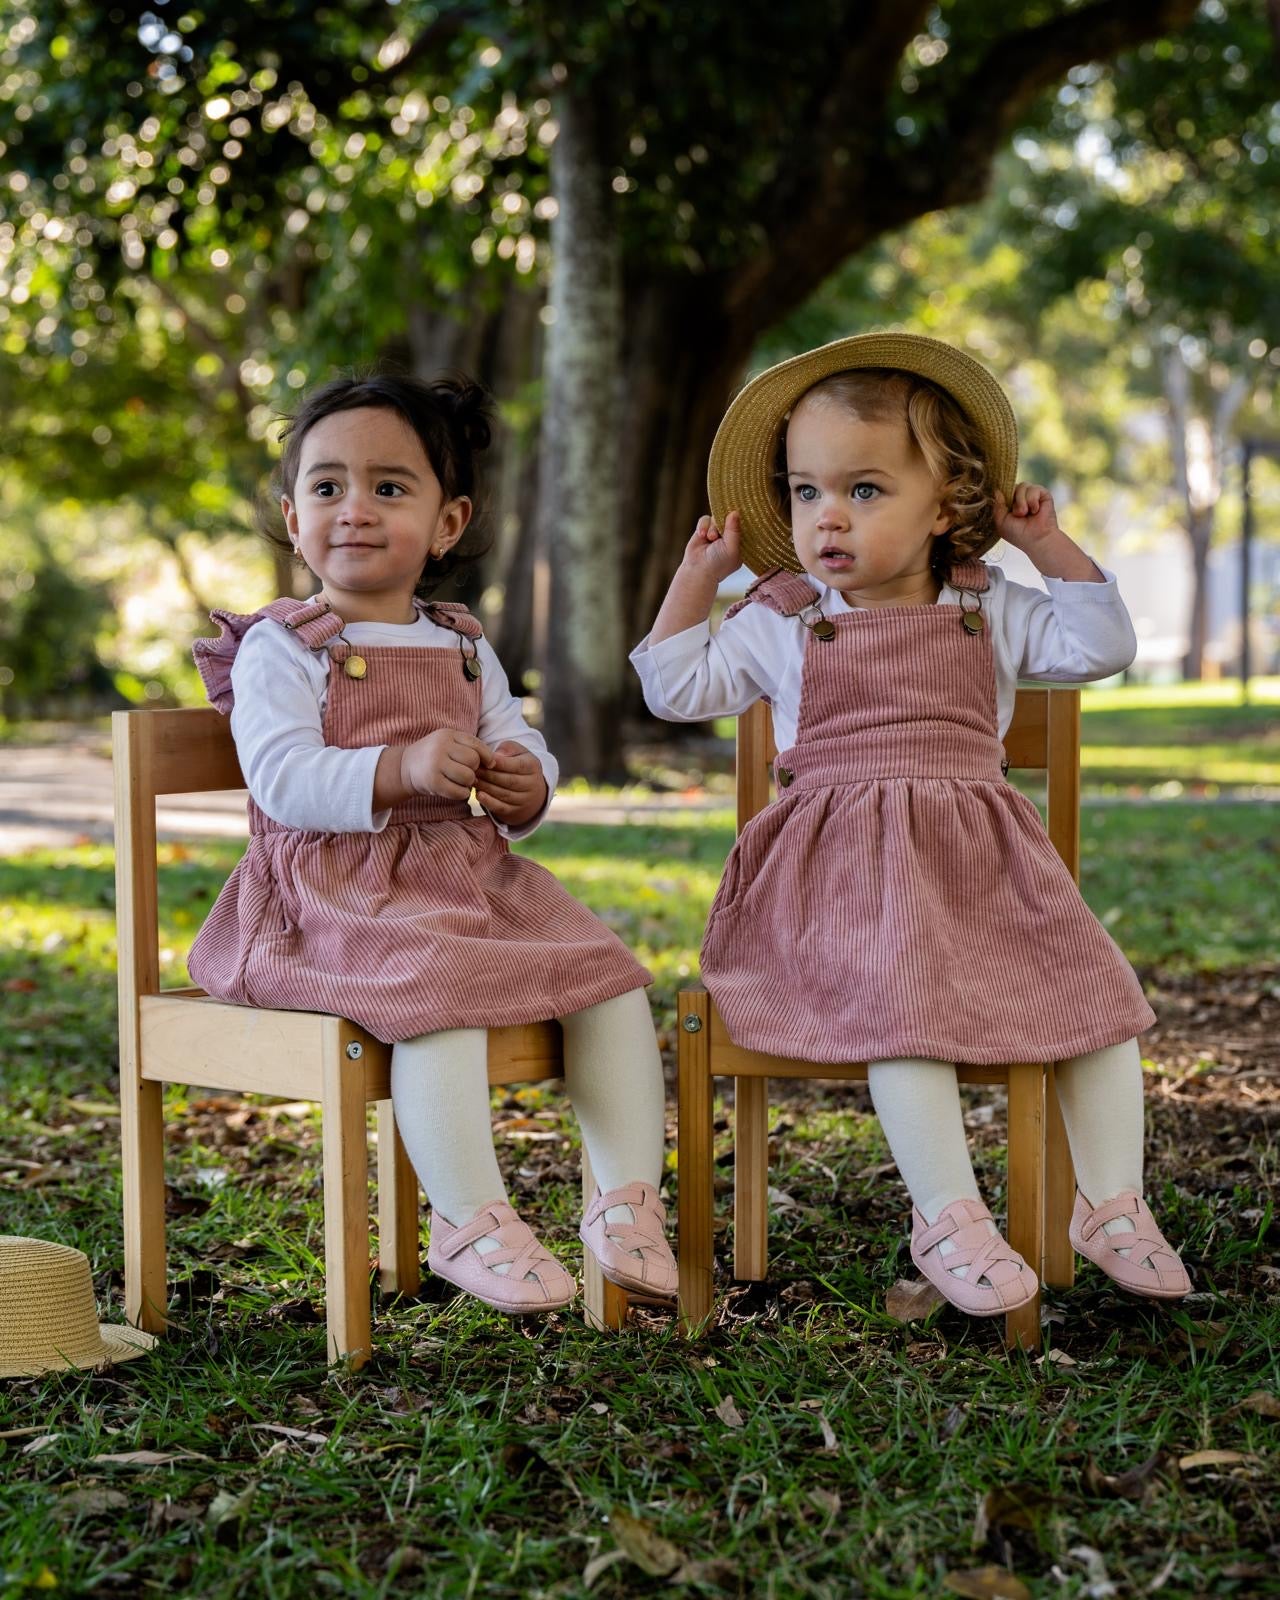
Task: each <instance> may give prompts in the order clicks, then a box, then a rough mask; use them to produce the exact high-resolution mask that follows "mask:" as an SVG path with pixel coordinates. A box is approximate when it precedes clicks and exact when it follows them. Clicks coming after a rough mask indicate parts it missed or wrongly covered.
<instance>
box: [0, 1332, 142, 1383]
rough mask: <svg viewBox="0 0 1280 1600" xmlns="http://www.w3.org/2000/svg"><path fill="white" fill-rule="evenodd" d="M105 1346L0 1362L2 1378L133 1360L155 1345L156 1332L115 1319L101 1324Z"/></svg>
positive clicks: (24, 1376)
mask: <svg viewBox="0 0 1280 1600" xmlns="http://www.w3.org/2000/svg"><path fill="white" fill-rule="evenodd" d="M98 1332H99V1334H100V1335H101V1338H102V1349H101V1351H100V1352H99V1353H98V1354H97V1355H87V1356H79V1357H75V1356H50V1357H41V1358H39V1359H37V1360H35V1361H32V1362H29V1363H24V1364H23V1365H21V1366H17V1365H8V1366H0V1378H38V1377H41V1376H43V1375H44V1374H45V1373H49V1372H71V1371H73V1370H75V1369H77V1368H78V1369H80V1370H81V1371H88V1370H89V1368H91V1367H100V1366H102V1365H104V1364H105V1363H106V1362H109V1361H110V1362H115V1361H134V1360H136V1359H137V1357H138V1356H144V1355H146V1354H147V1352H148V1351H149V1350H151V1349H153V1348H154V1346H155V1344H156V1336H155V1334H154V1333H144V1332H143V1331H142V1329H141V1328H129V1327H121V1326H119V1325H118V1324H116V1323H111V1322H104V1323H101V1324H99V1327H98Z"/></svg>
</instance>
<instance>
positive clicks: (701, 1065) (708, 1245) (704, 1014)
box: [676, 990, 715, 1334]
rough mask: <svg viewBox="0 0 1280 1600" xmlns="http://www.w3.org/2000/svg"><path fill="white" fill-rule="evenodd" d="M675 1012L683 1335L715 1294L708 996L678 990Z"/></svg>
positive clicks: (706, 1312) (697, 1324) (695, 1326)
mask: <svg viewBox="0 0 1280 1600" xmlns="http://www.w3.org/2000/svg"><path fill="white" fill-rule="evenodd" d="M679 1011H680V1017H679V1034H678V1041H677V1061H678V1067H679V1077H678V1086H677V1117H678V1127H677V1133H676V1162H677V1173H678V1179H679V1199H678V1203H677V1219H678V1223H677V1233H678V1251H679V1259H680V1298H679V1308H680V1327H681V1329H682V1330H683V1331H684V1332H685V1333H687V1334H697V1333H698V1332H699V1331H700V1330H701V1328H702V1326H703V1324H704V1323H705V1322H706V1320H707V1318H708V1317H710V1315H711V1309H712V1304H713V1301H714V1295H715V1288H714V1283H715V1279H714V1272H715V1237H714V1231H713V1230H714V1226H715V1219H714V1211H713V1206H714V1198H715V1196H714V1185H713V1182H712V1176H713V1170H714V1136H715V1129H714V1125H713V1122H712V1111H711V1106H712V1078H711V1026H710V1024H711V998H710V996H709V995H708V994H706V993H705V991H703V990H686V991H682V992H681V995H680V1006H679Z"/></svg>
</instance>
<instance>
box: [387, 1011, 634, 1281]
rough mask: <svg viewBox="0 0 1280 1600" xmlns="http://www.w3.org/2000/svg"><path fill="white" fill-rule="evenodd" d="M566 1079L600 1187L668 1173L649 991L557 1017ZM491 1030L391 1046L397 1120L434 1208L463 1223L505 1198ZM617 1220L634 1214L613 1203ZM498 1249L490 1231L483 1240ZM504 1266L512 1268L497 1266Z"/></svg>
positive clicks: (613, 1216)
mask: <svg viewBox="0 0 1280 1600" xmlns="http://www.w3.org/2000/svg"><path fill="white" fill-rule="evenodd" d="M560 1022H561V1025H562V1027H563V1029H564V1081H565V1088H566V1090H567V1091H568V1095H569V1099H570V1100H571V1101H572V1103H573V1109H574V1111H575V1112H576V1113H577V1117H578V1123H579V1126H580V1127H581V1129H582V1139H583V1143H584V1144H585V1145H586V1148H587V1151H588V1153H589V1154H590V1157H591V1166H592V1170H593V1171H594V1173H595V1176H596V1182H597V1183H598V1184H599V1186H600V1189H601V1191H602V1192H607V1191H608V1190H610V1189H617V1188H621V1187H622V1185H624V1184H627V1183H635V1182H636V1181H637V1180H643V1181H644V1182H646V1183H651V1184H653V1185H654V1187H655V1188H656V1187H657V1186H658V1184H659V1183H660V1182H661V1180H662V1143H663V1129H664V1122H663V1108H664V1093H663V1082H662V1062H661V1059H660V1057H659V1055H658V1042H657V1039H656V1038H655V1036H654V1031H653V1019H652V1016H651V1015H650V1011H649V1000H648V996H647V995H646V993H645V991H644V990H643V989H630V990H628V991H627V993H626V994H621V995H618V996H617V997H616V998H615V999H613V1000H605V1001H602V1002H601V1003H600V1004H599V1005H595V1006H589V1007H588V1008H587V1009H586V1010H585V1011H574V1012H571V1013H570V1014H569V1015H568V1016H566V1017H561V1018H560ZM487 1066H488V1039H487V1035H486V1033H485V1030H484V1029H483V1028H455V1029H452V1030H450V1031H448V1032H442V1033H424V1034H421V1035H419V1037H418V1038H416V1039H406V1040H404V1041H403V1042H402V1043H400V1044H397V1045H396V1046H395V1048H394V1049H393V1051H392V1053H391V1099H392V1103H393V1105H394V1107H395V1115H396V1126H397V1127H398V1128H399V1130H400V1137H401V1138H402V1139H403V1140H404V1143H405V1149H406V1150H407V1151H408V1153H409V1160H410V1161H411V1162H412V1163H413V1169H414V1171H415V1172H416V1173H417V1175H418V1180H419V1182H420V1183H421V1184H422V1187H423V1188H424V1189H425V1190H426V1192H427V1198H428V1199H429V1200H430V1202H431V1205H432V1208H433V1209H434V1210H435V1211H438V1212H439V1213H440V1215H441V1216H443V1217H444V1218H445V1220H446V1221H448V1222H450V1223H452V1224H453V1225H454V1226H457V1225H459V1224H461V1223H463V1222H469V1221H470V1219H471V1218H472V1217H473V1216H475V1214H476V1212H477V1211H479V1210H480V1208H481V1207H482V1206H485V1205H488V1204H490V1202H492V1201H494V1200H505V1199H506V1197H507V1192H506V1186H505V1185H504V1183H503V1181H502V1174H501V1172H500V1171H499V1170H498V1158H497V1156H496V1154H495V1153H494V1148H493V1129H492V1126H491V1124H490V1120H489V1112H490V1107H489V1077H488V1070H487ZM605 1215H606V1217H607V1219H608V1220H609V1221H610V1222H631V1221H633V1220H634V1218H633V1217H632V1213H631V1208H630V1207H629V1206H610V1208H609V1210H608V1211H607V1212H606V1213H605ZM486 1246H487V1247H488V1248H489V1249H496V1248H497V1245H496V1244H495V1243H494V1242H493V1241H492V1240H490V1239H482V1240H481V1241H480V1242H479V1245H478V1246H477V1248H479V1249H480V1250H481V1253H484V1248H485V1247H486ZM495 1270H497V1271H505V1270H506V1269H505V1267H502V1268H497V1269H495Z"/></svg>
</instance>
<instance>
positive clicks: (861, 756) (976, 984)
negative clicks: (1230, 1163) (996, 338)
mask: <svg viewBox="0 0 1280 1600" xmlns="http://www.w3.org/2000/svg"><path fill="white" fill-rule="evenodd" d="M950 578H951V585H952V587H954V588H956V589H958V590H961V591H962V594H961V601H962V604H961V606H955V605H933V606H897V607H886V608H883V609H864V610H850V611H848V612H847V614H845V615H837V616H835V617H832V618H829V619H825V620H826V621H827V622H828V623H829V624H830V626H829V628H826V627H823V628H821V630H820V632H815V631H814V627H813V624H814V623H821V622H822V621H823V620H824V619H821V618H820V617H819V616H818V615H817V613H816V612H815V611H814V610H813V606H814V600H815V595H814V590H813V586H812V585H811V584H810V583H808V582H807V581H806V580H805V579H804V578H803V577H800V576H797V575H794V574H790V573H778V574H766V576H765V577H764V578H763V579H761V580H759V582H758V583H757V584H756V585H755V586H754V588H753V590H752V591H751V592H750V594H749V598H748V599H747V600H746V601H744V602H742V604H757V605H766V606H768V607H769V608H770V609H771V610H773V611H775V612H777V613H778V614H780V615H781V616H785V617H795V616H800V617H801V621H802V622H805V623H806V624H807V625H808V627H809V632H808V634H807V637H806V638H805V655H804V668H803V675H802V679H801V697H800V714H799V719H798V724H797V728H796V740H795V744H794V745H793V746H792V748H791V749H789V750H784V751H782V752H781V753H780V754H779V756H778V758H777V763H776V766H775V775H776V777H777V779H778V798H777V799H776V800H775V801H774V802H773V803H772V804H771V805H768V806H766V807H765V809H764V810H763V811H762V812H760V813H759V815H758V816H756V817H754V818H753V819H752V820H751V822H750V823H748V825H747V826H746V827H745V828H744V829H743V831H742V835H741V837H740V838H739V839H738V841H737V843H736V844H735V845H734V847H733V850H732V852H731V853H730V856H729V859H728V862H727V863H726V866H725V872H724V877H723V879H722V880H721V883H720V888H719V892H718V893H717V895H716V897H715V901H714V903H713V905H712V908H711V915H710V918H709V921H708V923H707V930H706V936H705V939H704V941H703V946H702V977H703V981H704V983H705V984H706V986H707V988H708V990H709V991H710V993H711V994H712V996H713V997H714V999H715V1002H716V1005H717V1006H718V1007H719V1010H720V1013H721V1015H722V1016H723V1018H724V1020H725V1024H726V1026H727V1028H728V1030H729V1034H730V1037H731V1038H732V1039H733V1040H734V1042H735V1043H736V1044H739V1045H743V1046H745V1047H746V1048H748V1049H752V1050H762V1051H769V1052H771V1053H775V1054H779V1055H784V1056H790V1057H794V1058H797V1059H799V1060H803V1061H814V1062H849V1061H880V1060H886V1059H892V1058H896V1057H901V1056H923V1057H928V1058H930V1059H934V1060H941V1061H952V1062H956V1063H966V1064H973V1065H982V1064H989V1065H996V1064H1001V1063H1007V1062H1017V1061H1061V1060H1064V1059H1065V1058H1067V1057H1069V1056H1073V1055H1080V1054H1083V1053H1085V1052H1086V1051H1090V1050H1099V1049H1101V1048H1102V1047H1103V1046H1105V1045H1110V1044H1118V1043H1120V1042H1121V1041H1122V1040H1125V1039H1131V1038H1133V1037H1134V1036H1135V1035H1136V1034H1138V1033H1141V1032H1142V1031H1143V1029H1145V1028H1148V1027H1150V1026H1151V1024H1152V1022H1154V1021H1155V1016H1154V1013H1153V1012H1152V1010H1151V1008H1150V1006H1149V1005H1148V1004H1147V1002H1146V999H1145V997H1144V996H1143V993H1142V989H1141V986H1140V985H1139V983H1138V980H1137V978H1136V977H1135V975H1134V973H1133V970H1132V968H1131V967H1130V966H1129V963H1128V962H1127V961H1126V960H1125V958H1124V956H1123V955H1122V954H1121V952H1120V950H1119V949H1118V947H1117V946H1116V944H1115V942H1114V941H1113V940H1112V939H1111V937H1110V935H1109V934H1108V933H1107V932H1106V930H1105V929H1104V928H1103V927H1102V925H1101V923H1099V922H1098V920H1097V918H1096V917H1095V916H1094V915H1093V913H1092V912H1091V911H1090V910H1089V908H1088V906H1086V905H1085V903H1084V901H1083V900H1082V899H1081V897H1080V892H1079V890H1078V889H1077V887H1076V885H1075V883H1074V881H1073V879H1072V877H1071V874H1070V873H1069V872H1068V871H1067V869H1066V867H1065V866H1064V864H1063V862H1062V860H1061V858H1060V857H1059V855H1058V853H1057V851H1056V850H1055V849H1054V847H1053V845H1052V843H1051V842H1050V840H1049V836H1048V834H1047V833H1046V832H1045V830H1044V826H1043V824H1042V823H1041V820H1040V814H1039V812H1038V811H1037V810H1036V807H1035V806H1034V805H1033V804H1032V802H1031V801H1030V800H1028V799H1027V798H1026V796H1024V795H1022V794H1020V793H1019V792H1018V790H1017V789H1015V788H1014V787H1013V786H1012V785H1011V784H1010V783H1009V782H1008V781H1007V780H1006V779H1005V777H1004V774H1003V771H1002V765H1001V764H1002V759H1003V754H1004V752H1003V749H1002V747H1001V744H1000V740H999V737H998V735H997V731H996V730H997V726H998V723H997V715H996V678H995V667H994V661H993V652H992V645H991V635H990V630H989V628H988V627H987V626H986V625H985V623H986V618H985V616H983V613H982V596H983V594H984V592H985V591H986V589H987V574H986V568H985V567H984V566H983V564H982V563H981V562H979V561H972V562H966V563H963V564H962V565H958V566H956V567H955V568H954V569H953V570H952V572H951V575H950ZM965 611H968V612H970V613H973V612H976V613H977V616H978V617H979V618H981V622H982V625H981V626H979V625H978V623H977V622H974V621H971V622H970V623H969V624H966V623H965V621H964V614H965ZM804 612H808V613H809V616H802V615H801V614H802V613H804ZM810 617H812V621H810V620H809V619H810ZM971 630H972V631H971ZM827 632H829V633H830V635H831V636H830V637H829V638H826V639H824V638H823V637H821V634H822V633H827Z"/></svg>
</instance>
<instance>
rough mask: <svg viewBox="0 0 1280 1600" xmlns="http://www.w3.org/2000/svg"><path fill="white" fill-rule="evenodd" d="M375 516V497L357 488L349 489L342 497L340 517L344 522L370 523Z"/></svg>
mask: <svg viewBox="0 0 1280 1600" xmlns="http://www.w3.org/2000/svg"><path fill="white" fill-rule="evenodd" d="M377 514H378V507H377V500H376V497H375V496H374V495H372V494H369V493H367V492H366V491H365V490H363V489H361V488H359V487H355V488H352V489H349V490H348V491H347V493H346V494H345V495H344V496H343V497H342V512H341V517H342V520H343V521H344V522H371V521H372V520H373V519H374V518H375V517H376V516H377Z"/></svg>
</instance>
